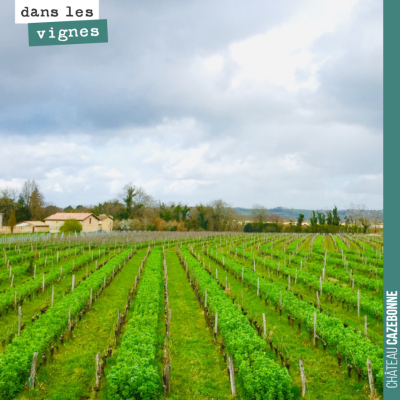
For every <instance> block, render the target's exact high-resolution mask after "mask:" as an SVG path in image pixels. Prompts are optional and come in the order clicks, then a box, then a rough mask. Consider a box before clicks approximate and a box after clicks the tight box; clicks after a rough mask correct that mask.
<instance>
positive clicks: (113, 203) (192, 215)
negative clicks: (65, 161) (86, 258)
mask: <svg viewBox="0 0 400 400" xmlns="http://www.w3.org/2000/svg"><path fill="white" fill-rule="evenodd" d="M0 212H1V213H3V214H4V215H3V217H4V223H5V225H8V226H10V227H13V226H15V225H16V224H17V223H19V222H22V221H42V220H44V219H45V218H46V217H48V216H50V215H52V214H54V213H56V212H70V213H72V212H91V213H93V214H95V215H101V214H105V215H109V216H111V217H112V218H113V219H114V229H115V230H154V231H155V230H157V231H188V230H204V231H245V232H310V233H312V232H325V233H334V232H338V231H347V232H368V231H369V230H370V227H371V225H373V226H374V227H375V230H376V226H377V224H378V223H379V222H380V221H381V219H382V218H381V217H382V215H381V213H380V214H379V212H378V213H377V214H371V213H372V212H371V211H369V212H367V211H366V210H365V206H354V205H351V207H350V208H349V209H348V210H347V215H346V216H345V217H344V221H341V218H340V216H339V214H338V209H337V207H336V206H335V207H334V208H333V209H332V210H326V211H312V215H311V217H310V219H309V221H305V219H304V215H303V214H300V215H299V217H298V219H297V221H294V220H289V221H288V222H284V221H283V219H282V218H281V217H280V216H278V215H276V214H272V213H269V212H268V210H267V209H266V208H265V207H264V206H263V205H260V204H254V205H253V207H252V209H251V214H250V216H244V215H242V214H239V213H238V212H236V211H235V210H234V209H233V208H232V207H231V206H230V205H229V204H228V203H227V202H225V201H224V200H221V199H219V200H214V201H211V202H210V203H208V204H203V203H198V204H197V205H195V206H193V205H189V204H183V203H172V202H171V203H168V204H166V203H163V202H161V201H157V200H155V199H154V198H153V197H152V196H151V195H149V194H148V193H147V192H146V191H145V190H144V189H143V188H141V187H137V186H135V185H133V184H132V183H129V184H127V185H125V186H124V188H123V190H122V192H121V193H120V194H119V195H118V196H117V197H116V198H114V199H110V200H108V201H105V202H103V203H99V204H97V205H88V206H84V205H78V206H76V207H73V206H71V205H70V206H68V207H65V208H60V207H57V206H55V205H53V204H49V203H46V202H45V197H44V195H43V193H42V192H41V190H40V188H39V185H38V184H37V183H36V182H35V181H34V180H28V181H26V182H25V183H24V185H23V187H22V189H21V190H20V191H18V190H16V189H12V188H3V189H0ZM249 219H250V221H249Z"/></svg>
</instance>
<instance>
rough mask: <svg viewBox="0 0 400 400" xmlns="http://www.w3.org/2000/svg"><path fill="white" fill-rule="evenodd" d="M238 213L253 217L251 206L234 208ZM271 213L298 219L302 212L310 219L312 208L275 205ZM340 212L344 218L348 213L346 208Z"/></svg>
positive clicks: (286, 218) (285, 217)
mask: <svg viewBox="0 0 400 400" xmlns="http://www.w3.org/2000/svg"><path fill="white" fill-rule="evenodd" d="M233 209H234V210H235V211H236V212H237V213H239V214H241V215H245V216H246V217H249V218H250V217H251V208H241V207H234V208H233ZM317 211H320V212H321V211H324V210H315V212H317ZM268 213H269V214H276V215H279V216H280V217H281V218H283V219H285V220H289V219H293V220H297V218H298V217H299V215H300V214H304V219H305V220H309V219H310V217H311V216H312V210H303V209H300V208H285V207H275V208H269V209H268ZM338 214H339V216H340V219H341V220H343V219H344V217H345V216H346V215H347V211H346V210H338Z"/></svg>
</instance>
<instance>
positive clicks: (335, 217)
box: [332, 206, 340, 226]
mask: <svg viewBox="0 0 400 400" xmlns="http://www.w3.org/2000/svg"><path fill="white" fill-rule="evenodd" d="M332 214H333V218H332V225H333V226H339V225H340V217H339V214H338V209H337V207H336V206H335V207H333V210H332Z"/></svg>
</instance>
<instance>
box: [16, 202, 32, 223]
mask: <svg viewBox="0 0 400 400" xmlns="http://www.w3.org/2000/svg"><path fill="white" fill-rule="evenodd" d="M15 216H16V218H17V221H18V222H22V221H29V220H30V219H31V212H30V210H29V205H28V204H27V203H26V202H25V199H24V198H23V196H22V195H19V197H18V201H17V204H16V210H15Z"/></svg>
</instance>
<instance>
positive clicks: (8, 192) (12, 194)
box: [0, 188, 17, 223]
mask: <svg viewBox="0 0 400 400" xmlns="http://www.w3.org/2000/svg"><path fill="white" fill-rule="evenodd" d="M16 198H17V191H16V190H15V189H10V188H4V189H1V190H0V212H1V213H3V214H4V223H6V222H7V221H8V219H9V218H10V215H11V213H12V211H15V208H16V203H15V200H16Z"/></svg>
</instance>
